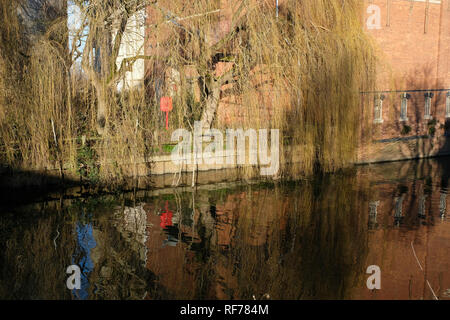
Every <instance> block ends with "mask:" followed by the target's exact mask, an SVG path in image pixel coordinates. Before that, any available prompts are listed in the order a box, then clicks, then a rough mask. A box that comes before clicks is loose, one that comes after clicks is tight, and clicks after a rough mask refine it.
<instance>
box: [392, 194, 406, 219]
mask: <svg viewBox="0 0 450 320" xmlns="http://www.w3.org/2000/svg"><path fill="white" fill-rule="evenodd" d="M403 197H404V196H403V195H402V196H401V197H397V198H395V213H394V219H395V222H396V223H397V222H399V221H400V220H401V218H402V217H403Z"/></svg>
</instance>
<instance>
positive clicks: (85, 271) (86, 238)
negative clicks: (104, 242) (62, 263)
mask: <svg viewBox="0 0 450 320" xmlns="http://www.w3.org/2000/svg"><path fill="white" fill-rule="evenodd" d="M76 231H77V244H78V246H77V248H76V251H75V254H74V255H73V257H72V263H73V264H77V265H78V266H79V267H80V269H81V289H80V290H73V291H72V293H73V295H74V296H75V297H76V298H77V299H80V300H86V299H88V298H89V291H88V290H89V278H88V277H89V274H90V273H91V272H92V270H93V269H94V263H93V261H92V259H91V250H92V249H93V248H95V247H96V246H97V243H96V242H95V239H94V235H93V228H92V225H91V224H82V223H80V222H78V223H77V225H76Z"/></svg>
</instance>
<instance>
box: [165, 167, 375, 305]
mask: <svg viewBox="0 0 450 320" xmlns="http://www.w3.org/2000/svg"><path fill="white" fill-rule="evenodd" d="M355 179H356V178H355V177H354V176H352V175H339V176H338V177H324V178H323V180H322V181H314V182H305V183H302V184H300V185H293V186H290V185H288V186H282V187H281V188H279V187H275V188H273V187H248V189H247V188H244V189H243V190H239V189H238V190H233V191H230V190H228V191H227V192H225V193H221V192H218V191H214V192H210V193H209V192H206V193H203V192H197V193H196V194H195V195H194V197H195V204H193V203H192V201H189V200H187V201H186V203H183V204H182V207H183V208H191V209H192V205H194V208H195V211H196V214H195V219H194V221H193V224H192V225H193V226H195V227H193V228H192V232H193V233H192V234H191V236H193V237H194V238H196V239H197V241H195V242H194V243H193V244H192V245H191V246H189V242H190V241H183V244H180V243H179V245H183V246H184V248H185V251H180V254H183V255H184V260H185V264H184V267H183V268H184V270H183V271H182V272H181V271H180V272H179V271H177V272H179V273H181V274H182V276H181V277H182V279H183V280H181V282H180V285H179V286H177V287H176V288H172V289H171V291H170V297H171V298H175V299H215V298H219V299H252V298H253V297H255V298H256V299H260V298H264V297H265V294H269V295H270V297H271V298H272V299H314V298H322V299H347V298H351V290H352V288H354V287H356V286H358V285H359V284H360V281H361V280H362V278H361V277H362V275H364V272H365V268H366V267H367V266H364V265H363V263H364V261H365V258H366V255H367V238H366V232H367V227H366V226H367V214H366V211H367V210H365V209H364V208H365V206H364V202H365V200H367V197H366V195H365V193H364V192H363V191H361V189H359V190H355V188H354V186H355V185H356V181H355ZM286 191H287V192H286ZM186 198H187V197H186ZM184 200H186V199H184ZM184 200H183V201H184ZM189 202H190V203H189ZM216 210H217V212H216ZM214 217H215V218H214ZM187 222H188V221H186V220H185V223H187ZM190 225H191V224H189V226H190ZM182 228H184V230H185V232H186V231H187V230H189V227H186V225H185V226H182ZM180 240H182V239H180ZM192 252H195V255H192ZM174 272H175V271H174ZM166 276H167V277H171V276H174V274H172V273H170V275H166ZM178 276H179V275H178ZM188 279H191V281H192V279H195V280H193V281H195V283H194V285H193V290H185V289H186V288H183V285H181V283H187V282H189V281H188ZM191 285H192V284H191Z"/></svg>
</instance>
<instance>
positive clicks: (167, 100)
mask: <svg viewBox="0 0 450 320" xmlns="http://www.w3.org/2000/svg"><path fill="white" fill-rule="evenodd" d="M160 109H161V111H162V112H165V113H166V130H169V112H170V111H172V110H173V102H172V98H171V97H161V102H160Z"/></svg>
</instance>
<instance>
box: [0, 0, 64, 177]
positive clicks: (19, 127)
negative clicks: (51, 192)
mask: <svg viewBox="0 0 450 320" xmlns="http://www.w3.org/2000/svg"><path fill="white" fill-rule="evenodd" d="M53 2H54V1H46V0H41V1H39V0H34V1H12V2H11V1H6V0H2V1H0V12H1V13H2V16H3V17H4V20H3V23H2V27H1V28H2V32H1V34H2V38H1V45H0V57H1V58H0V60H1V61H2V64H1V67H0V68H1V69H0V78H1V79H2V80H0V91H2V92H3V93H4V94H3V95H2V97H3V100H2V101H0V110H1V114H2V117H1V119H0V134H1V137H2V139H1V140H2V142H1V144H0V147H1V158H2V161H3V162H4V164H7V165H8V166H10V167H13V168H17V167H19V168H25V169H30V168H34V169H36V168H39V169H41V168H46V167H48V166H49V164H50V166H56V167H59V168H60V171H61V172H62V161H63V154H64V151H67V150H63V148H64V146H65V144H64V143H62V142H63V140H64V139H65V138H67V137H70V136H71V135H72V133H71V132H70V130H71V129H70V128H71V119H70V112H68V110H67V108H68V107H70V95H68V91H67V83H68V82H67V79H68V77H67V76H68V70H69V68H70V61H69V60H68V56H67V49H66V44H67V43H66V40H65V39H66V37H67V30H66V28H67V23H66V21H67V20H66V19H65V18H64V17H65V16H66V13H65V12H66V11H65V7H64V5H61V4H62V3H61V2H59V4H58V5H57V6H55V7H53V6H51V4H52V3H53ZM66 146H67V144H66Z"/></svg>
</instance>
